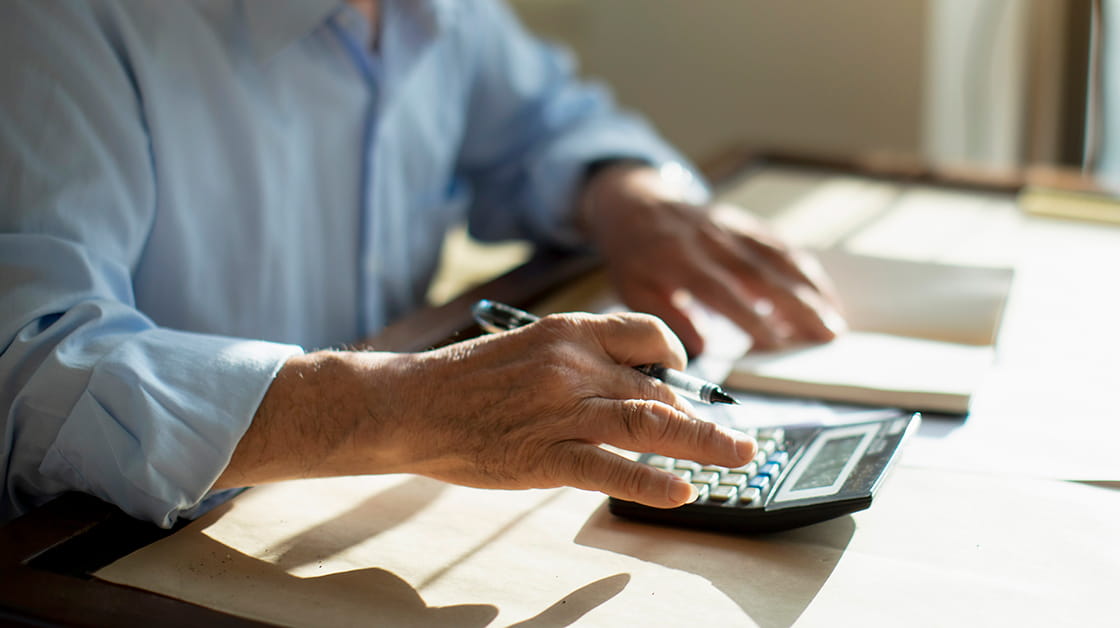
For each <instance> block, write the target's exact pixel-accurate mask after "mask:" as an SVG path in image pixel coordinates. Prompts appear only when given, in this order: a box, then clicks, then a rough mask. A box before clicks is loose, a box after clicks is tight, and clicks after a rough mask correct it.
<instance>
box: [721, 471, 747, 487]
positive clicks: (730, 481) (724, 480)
mask: <svg viewBox="0 0 1120 628" xmlns="http://www.w3.org/2000/svg"><path fill="white" fill-rule="evenodd" d="M719 483H720V486H734V487H735V488H743V487H744V486H746V485H747V476H745V475H743V474H742V473H724V474H723V476H721V477H720V479H719Z"/></svg>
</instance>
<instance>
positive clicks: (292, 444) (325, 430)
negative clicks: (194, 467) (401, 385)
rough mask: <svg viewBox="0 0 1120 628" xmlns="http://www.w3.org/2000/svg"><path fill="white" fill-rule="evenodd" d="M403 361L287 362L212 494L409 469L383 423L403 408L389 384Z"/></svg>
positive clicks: (353, 356)
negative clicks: (317, 478) (227, 490)
mask: <svg viewBox="0 0 1120 628" xmlns="http://www.w3.org/2000/svg"><path fill="white" fill-rule="evenodd" d="M407 360H408V357H407V356H405V355H402V354H389V353H361V352H346V351H319V352H315V353H310V354H305V355H298V356H293V357H292V358H290V359H289V360H288V361H287V362H286V363H285V364H284V366H283V368H281V369H280V372H279V373H278V374H277V376H276V379H275V380H274V381H273V382H272V385H271V386H270V387H269V389H268V392H267V393H266V394H265V396H264V399H263V400H262V401H261V404H260V406H259V407H258V409H257V411H256V413H255V415H254V416H253V421H252V424H251V425H250V426H249V429H248V430H247V431H246V432H245V435H244V436H243V437H242V438H241V441H240V442H239V443H238V445H237V448H236V449H235V450H234V453H233V456H232V458H231V460H230V463H229V465H228V466H227V467H226V469H225V471H224V472H223V473H222V475H221V476H220V477H219V478H218V481H217V483H216V485H215V488H219V489H221V488H232V487H237V486H249V485H254V484H262V483H267V482H275V481H280V480H289V479H297V478H312V477H326V476H336V475H355V474H367V473H390V472H398V471H404V470H407V469H406V468H405V467H406V465H404V464H403V456H402V455H401V453H400V452H399V451H397V450H396V449H395V448H394V444H395V442H396V441H397V439H395V438H393V436H392V434H391V433H390V432H391V429H390V426H391V425H392V423H391V421H390V419H389V417H390V416H394V415H396V414H398V413H399V410H400V408H399V407H398V406H399V405H400V404H402V403H403V400H402V397H403V395H400V394H399V393H400V391H399V390H395V389H396V388H397V387H396V386H394V385H393V383H392V382H393V381H394V380H396V379H398V376H399V375H400V374H401V371H402V370H403V366H404V364H403V363H404V362H405V361H407ZM394 392H396V393H398V394H396V395H394V394H393V393H394Z"/></svg>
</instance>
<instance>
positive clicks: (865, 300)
mask: <svg viewBox="0 0 1120 628" xmlns="http://www.w3.org/2000/svg"><path fill="white" fill-rule="evenodd" d="M817 256H818V258H819V259H820V260H821V263H822V264H823V265H824V267H825V270H826V271H827V272H828V273H829V276H830V277H831V278H832V280H833V282H834V283H835V284H836V289H837V292H838V294H839V297H840V300H841V302H842V306H843V309H844V315H845V317H846V318H847V320H848V323H849V325H850V328H851V330H850V331H849V332H848V333H846V334H844V335H842V336H841V337H839V338H837V339H836V340H834V341H832V342H829V343H825V344H815V345H799V346H794V347H790V348H786V349H781V350H777V351H769V352H755V351H748V352H747V353H746V355H744V356H743V357H742V358H740V359H738V360H736V361H735V362H734V364H733V365H732V367H731V371H730V373H729V374H728V375H727V377H726V379H725V381H724V385H725V386H726V387H727V388H729V389H739V390H746V391H752V392H762V393H771V394H780V395H786V396H801V397H810V398H818V399H826V400H829V401H840V402H847V403H860V404H868V405H880V406H897V407H902V408H907V409H912V410H919V411H927V412H942V413H949V414H965V413H967V412H968V409H969V404H970V402H971V399H972V394H973V392H974V391H975V390H976V389H977V388H978V387H979V385H980V383H981V382H982V381H983V378H984V376H985V374H986V372H987V370H988V368H989V367H990V365H991V363H992V360H993V358H994V355H995V342H996V334H997V332H998V330H999V323H1000V319H1001V316H1002V313H1003V308H1004V304H1005V303H1006V300H1007V296H1008V294H1009V292H1010V288H1011V281H1012V277H1013V271H1012V270H1011V269H1010V268H997V267H987V266H964V265H955V264H943V263H934V262H919V261H911V260H903V259H896V258H886V257H875V256H869V255H860V254H856V253H850V252H845V251H841V250H827V251H820V252H818V253H817Z"/></svg>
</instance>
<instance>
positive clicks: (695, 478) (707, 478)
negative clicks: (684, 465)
mask: <svg viewBox="0 0 1120 628" xmlns="http://www.w3.org/2000/svg"><path fill="white" fill-rule="evenodd" d="M717 482H719V474H718V473H712V472H711V471H700V472H697V473H693V474H692V483H693V484H708V485H712V484H715V483H717Z"/></svg>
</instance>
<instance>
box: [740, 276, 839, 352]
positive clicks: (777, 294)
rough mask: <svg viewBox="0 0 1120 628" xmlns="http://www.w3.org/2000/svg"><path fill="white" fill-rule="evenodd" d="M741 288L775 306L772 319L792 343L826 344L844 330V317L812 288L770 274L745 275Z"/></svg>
mask: <svg viewBox="0 0 1120 628" xmlns="http://www.w3.org/2000/svg"><path fill="white" fill-rule="evenodd" d="M742 282H743V285H744V286H745V287H746V288H747V290H748V291H749V292H751V293H752V294H756V295H758V296H759V297H762V298H765V299H767V300H768V301H770V302H771V303H772V304H773V306H774V316H775V317H776V318H778V319H780V320H782V321H783V322H784V323H786V325H785V327H786V328H788V330H789V332H790V333H789V339H791V340H799V339H801V340H815V341H825V340H831V339H832V338H835V337H836V335H837V334H838V333H840V332H841V331H843V330H844V329H845V328H846V324H845V323H844V319H843V317H841V316H840V314H839V313H838V312H837V311H836V310H835V308H833V307H832V306H831V305H830V304H828V303H827V302H826V301H825V299H824V298H823V296H822V295H821V294H820V293H818V292H816V291H815V290H814V289H812V288H811V287H809V286H807V285H805V284H800V283H793V282H791V281H789V280H787V279H785V278H781V277H776V276H774V275H773V274H771V273H761V274H758V273H756V274H753V275H745V276H743V277H742Z"/></svg>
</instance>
